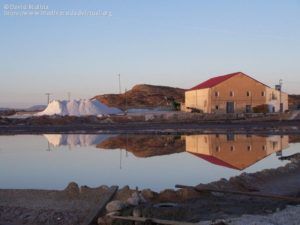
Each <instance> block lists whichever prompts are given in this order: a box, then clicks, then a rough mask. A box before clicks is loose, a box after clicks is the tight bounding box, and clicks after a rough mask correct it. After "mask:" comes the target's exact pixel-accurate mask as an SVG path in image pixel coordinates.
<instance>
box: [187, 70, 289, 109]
mask: <svg viewBox="0 0 300 225" xmlns="http://www.w3.org/2000/svg"><path fill="white" fill-rule="evenodd" d="M259 106H264V107H267V108H268V111H269V112H284V111H285V110H287V109H288V94H286V93H284V92H282V91H281V90H280V88H277V89H275V88H271V87H269V86H267V85H265V84H263V83H261V82H259V81H257V80H255V79H253V78H252V77H250V76H248V75H246V74H244V73H242V72H237V73H232V74H228V75H224V76H218V77H214V78H211V79H209V80H207V81H205V82H203V83H201V84H199V85H197V86H195V87H193V88H191V89H190V90H188V91H186V92H185V104H184V107H183V110H184V111H192V110H199V111H201V112H203V113H251V112H253V109H254V108H255V107H259Z"/></svg>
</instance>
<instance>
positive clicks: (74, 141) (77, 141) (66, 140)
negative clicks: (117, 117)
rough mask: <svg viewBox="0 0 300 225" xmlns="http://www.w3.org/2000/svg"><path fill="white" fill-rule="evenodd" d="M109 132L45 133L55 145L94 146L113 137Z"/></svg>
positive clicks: (48, 139)
mask: <svg viewBox="0 0 300 225" xmlns="http://www.w3.org/2000/svg"><path fill="white" fill-rule="evenodd" d="M113 136H114V135H109V134H45V135H44V137H45V138H46V139H47V141H48V142H49V143H50V144H51V145H52V146H54V147H59V146H65V145H67V146H72V147H73V146H80V147H85V146H94V145H98V144H100V143H101V142H102V141H104V140H106V139H107V138H110V137H113Z"/></svg>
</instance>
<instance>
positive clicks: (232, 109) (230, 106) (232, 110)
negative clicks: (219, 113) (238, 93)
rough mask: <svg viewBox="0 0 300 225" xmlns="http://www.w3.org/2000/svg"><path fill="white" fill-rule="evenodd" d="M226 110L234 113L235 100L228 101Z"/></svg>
mask: <svg viewBox="0 0 300 225" xmlns="http://www.w3.org/2000/svg"><path fill="white" fill-rule="evenodd" d="M226 112H227V113H234V102H227V104H226Z"/></svg>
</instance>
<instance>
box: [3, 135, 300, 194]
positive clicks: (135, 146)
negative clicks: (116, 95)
mask: <svg viewBox="0 0 300 225" xmlns="http://www.w3.org/2000/svg"><path fill="white" fill-rule="evenodd" d="M297 139H298V138H297V137H289V136H285V135H284V136H276V135H275V136H257V135H251V136H246V135H232V134H227V135H188V136H185V135H182V136H171V135H168V136H163V135H156V136H153V135H152V136H148V135H126V134H124V135H77V134H72V135H65V134H63V135H60V134H47V135H16V136H0V188H14V189H19V188H32V189H63V188H65V187H66V186H67V184H68V183H69V182H71V181H75V182H77V183H78V184H79V185H88V186H91V187H96V186H100V185H103V184H106V185H119V186H124V185H129V186H130V187H132V188H135V187H139V188H140V189H142V188H151V189H154V190H157V191H159V190H162V189H165V188H174V185H175V184H185V185H196V184H199V183H209V182H212V181H216V180H219V179H221V178H230V177H232V176H236V175H239V174H241V173H243V172H256V171H260V170H263V169H267V168H277V167H279V166H283V165H285V164H286V163H288V161H282V160H280V159H279V158H280V156H282V155H283V156H287V155H291V154H294V153H297V152H299V147H300V146H299V143H297Z"/></svg>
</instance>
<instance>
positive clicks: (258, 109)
mask: <svg viewBox="0 0 300 225" xmlns="http://www.w3.org/2000/svg"><path fill="white" fill-rule="evenodd" d="M253 112H254V113H268V112H269V105H266V104H264V105H258V106H255V107H253Z"/></svg>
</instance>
